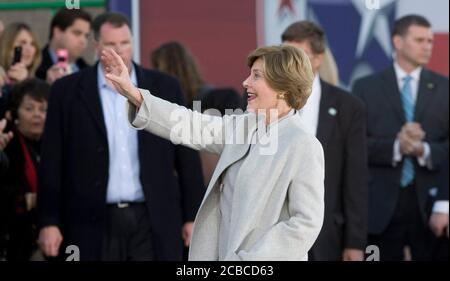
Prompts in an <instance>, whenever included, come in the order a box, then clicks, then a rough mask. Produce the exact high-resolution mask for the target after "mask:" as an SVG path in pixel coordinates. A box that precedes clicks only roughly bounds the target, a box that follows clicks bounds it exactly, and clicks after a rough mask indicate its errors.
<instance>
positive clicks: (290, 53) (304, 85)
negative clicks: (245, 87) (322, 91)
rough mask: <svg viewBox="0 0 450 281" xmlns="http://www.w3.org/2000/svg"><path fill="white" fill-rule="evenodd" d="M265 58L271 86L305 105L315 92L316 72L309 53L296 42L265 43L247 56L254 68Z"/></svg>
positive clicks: (290, 100) (291, 101)
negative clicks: (270, 44) (293, 45)
mask: <svg viewBox="0 0 450 281" xmlns="http://www.w3.org/2000/svg"><path fill="white" fill-rule="evenodd" d="M257 59H262V61H263V67H264V78H265V79H266V81H267V84H268V85H269V87H270V88H272V89H273V90H274V91H276V92H277V93H278V94H279V95H281V96H284V99H285V100H286V103H287V104H288V105H289V106H290V107H292V108H295V109H301V108H302V107H303V106H304V105H305V104H306V101H307V100H308V97H309V96H310V95H311V89H312V83H313V81H314V73H313V71H312V68H311V63H310V61H309V58H308V56H307V55H306V53H305V52H304V51H302V50H300V49H298V48H295V47H292V46H284V45H283V46H270V47H261V48H258V49H256V50H255V51H253V52H252V53H251V54H250V55H249V56H248V58H247V64H248V66H249V67H250V68H251V67H252V66H253V64H254V63H255V61H256V60H257Z"/></svg>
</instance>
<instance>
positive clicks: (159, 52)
mask: <svg viewBox="0 0 450 281" xmlns="http://www.w3.org/2000/svg"><path fill="white" fill-rule="evenodd" d="M151 63H152V66H153V68H154V69H156V70H158V71H161V72H164V73H167V74H170V75H173V76H175V77H176V78H178V80H179V81H180V84H181V88H182V90H183V93H184V95H185V98H186V104H187V105H188V107H189V108H191V109H192V102H193V101H194V100H201V99H202V98H203V97H204V96H205V95H206V94H207V93H208V92H209V90H210V89H211V88H212V87H211V86H209V85H207V84H206V83H205V81H204V79H203V78H202V76H201V75H200V71H199V69H198V66H197V63H196V61H195V59H194V57H193V56H192V54H191V53H190V52H189V51H188V50H187V49H186V48H185V47H184V46H183V45H182V44H180V43H178V42H168V43H165V44H163V45H161V46H160V47H159V48H157V49H156V50H154V51H153V52H152V54H151Z"/></svg>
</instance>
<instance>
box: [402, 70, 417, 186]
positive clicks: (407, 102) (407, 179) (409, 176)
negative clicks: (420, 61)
mask: <svg viewBox="0 0 450 281" xmlns="http://www.w3.org/2000/svg"><path fill="white" fill-rule="evenodd" d="M411 79H412V77H411V76H409V75H408V76H406V77H404V78H403V81H404V84H403V88H402V90H401V93H400V94H401V99H402V104H403V111H404V112H405V119H406V122H412V121H413V119H414V101H413V98H412V90H411V83H410V82H411ZM413 179H414V164H413V159H412V158H411V157H410V156H407V157H405V159H404V161H403V167H402V176H401V179H400V185H401V187H406V186H408V185H409V184H410V183H411V182H412V181H413Z"/></svg>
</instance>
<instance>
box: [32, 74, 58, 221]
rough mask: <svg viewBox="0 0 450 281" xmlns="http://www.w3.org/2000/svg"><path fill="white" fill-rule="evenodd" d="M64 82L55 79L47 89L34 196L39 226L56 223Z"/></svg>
mask: <svg viewBox="0 0 450 281" xmlns="http://www.w3.org/2000/svg"><path fill="white" fill-rule="evenodd" d="M64 87H65V86H64V85H63V83H61V81H56V82H55V83H54V84H53V86H52V88H51V92H50V98H49V103H48V111H47V118H46V121H45V127H44V133H43V136H42V144H41V163H40V165H39V177H38V180H39V187H38V188H39V190H38V195H37V206H38V207H37V211H38V224H39V226H40V227H45V226H50V225H55V226H58V225H59V224H60V217H59V215H60V204H61V200H60V194H61V188H62V179H61V176H62V169H63V139H64V138H63V127H64V126H63V109H62V102H61V98H62V97H63V96H64Z"/></svg>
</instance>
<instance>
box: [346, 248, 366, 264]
mask: <svg viewBox="0 0 450 281" xmlns="http://www.w3.org/2000/svg"><path fill="white" fill-rule="evenodd" d="M342 260H343V261H363V260H364V252H363V250H360V249H351V248H345V249H344V251H343V252H342Z"/></svg>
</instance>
